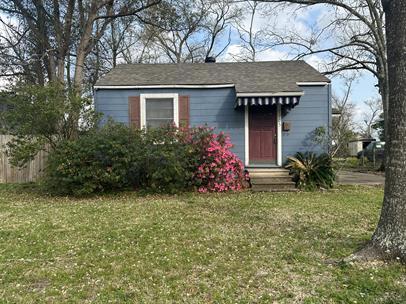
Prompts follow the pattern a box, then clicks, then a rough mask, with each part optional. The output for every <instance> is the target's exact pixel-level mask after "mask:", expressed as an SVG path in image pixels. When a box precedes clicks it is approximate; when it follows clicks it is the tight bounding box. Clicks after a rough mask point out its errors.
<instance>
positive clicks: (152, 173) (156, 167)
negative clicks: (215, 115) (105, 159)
mask: <svg viewBox="0 0 406 304" xmlns="http://www.w3.org/2000/svg"><path fill="white" fill-rule="evenodd" d="M143 146H144V151H145V153H143V154H142V162H141V165H142V166H143V167H144V171H145V174H146V176H145V180H146V182H145V183H143V184H142V186H143V188H145V189H149V190H151V191H153V192H167V193H176V192H179V191H183V190H186V189H188V188H190V187H191V186H192V177H193V171H194V167H195V163H196V155H195V153H194V149H193V148H192V147H191V145H188V144H187V143H186V142H185V133H183V132H181V131H179V130H178V129H177V128H176V127H173V126H168V127H163V128H156V129H151V130H148V132H144V133H143Z"/></svg>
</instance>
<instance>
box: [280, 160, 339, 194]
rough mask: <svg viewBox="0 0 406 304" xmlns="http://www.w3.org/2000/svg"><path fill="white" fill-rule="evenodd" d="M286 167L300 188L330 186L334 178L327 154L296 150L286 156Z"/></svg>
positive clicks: (331, 164)
mask: <svg viewBox="0 0 406 304" xmlns="http://www.w3.org/2000/svg"><path fill="white" fill-rule="evenodd" d="M286 168H287V169H289V170H290V173H291V174H293V178H294V180H295V181H296V185H297V186H298V187H299V188H302V189H307V190H314V189H316V188H320V187H323V188H331V187H332V186H333V183H334V180H335V172H334V169H333V161H332V159H331V157H330V156H329V155H328V154H320V155H317V154H315V153H313V152H307V153H300V152H298V153H296V155H295V156H294V157H292V156H290V157H288V164H287V166H286Z"/></svg>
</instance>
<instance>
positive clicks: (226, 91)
mask: <svg viewBox="0 0 406 304" xmlns="http://www.w3.org/2000/svg"><path fill="white" fill-rule="evenodd" d="M148 93H178V94H179V95H188V96H190V124H191V125H192V126H201V125H205V124H208V125H209V126H211V127H215V128H216V131H217V132H219V131H223V132H225V133H226V134H228V135H229V136H230V137H231V142H232V143H233V144H234V148H233V151H234V152H235V153H236V154H237V155H238V157H240V159H241V160H242V161H244V141H245V138H244V136H245V135H244V111H243V110H235V109H234V102H235V90H234V88H223V89H143V90H97V91H96V92H95V107H96V111H98V112H101V113H103V114H104V117H103V121H104V122H105V121H106V120H107V119H108V117H111V118H112V119H114V120H115V121H118V122H122V123H126V124H128V97H129V96H139V95H140V94H148Z"/></svg>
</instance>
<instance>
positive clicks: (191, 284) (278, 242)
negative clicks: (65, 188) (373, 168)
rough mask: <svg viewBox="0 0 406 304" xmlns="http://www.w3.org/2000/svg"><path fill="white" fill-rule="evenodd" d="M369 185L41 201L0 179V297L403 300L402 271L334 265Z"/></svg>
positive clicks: (368, 227)
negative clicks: (315, 190) (281, 191)
mask: <svg viewBox="0 0 406 304" xmlns="http://www.w3.org/2000/svg"><path fill="white" fill-rule="evenodd" d="M382 195H383V192H382V189H380V188H366V187H365V188H361V187H359V188H340V189H339V190H335V191H334V190H333V191H329V192H325V193H321V192H320V193H293V194H270V193H249V192H246V193H240V194H228V195H198V194H184V195H179V196H137V194H134V193H126V194H117V195H109V196H101V197H92V198H87V199H70V198H51V197H46V196H42V195H40V194H38V193H35V192H33V191H29V190H27V189H24V188H22V187H13V186H2V187H0V302H4V303H42V302H48V303H62V302H68V303H77V302H84V303H104V302H113V303H114V302H115V303H123V302H132V303H133V302H137V303H171V302H177V303H179V302H184V303H270V302H277V303H404V302H406V300H405V299H406V269H405V267H404V266H402V265H400V264H397V263H391V264H385V263H381V262H374V263H362V264H358V263H355V264H348V263H344V262H340V261H341V260H342V259H343V258H344V257H346V256H348V255H350V254H351V253H352V252H353V251H354V250H356V249H357V248H358V247H359V246H361V245H362V244H363V243H364V242H365V241H366V240H368V238H369V237H370V235H371V233H372V232H373V229H374V227H375V225H376V222H377V219H378V215H379V209H380V204H381V200H382Z"/></svg>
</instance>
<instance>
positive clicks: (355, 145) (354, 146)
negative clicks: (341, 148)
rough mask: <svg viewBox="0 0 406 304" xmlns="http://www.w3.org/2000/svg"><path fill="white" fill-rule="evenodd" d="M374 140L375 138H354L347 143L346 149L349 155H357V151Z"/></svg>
mask: <svg viewBox="0 0 406 304" xmlns="http://www.w3.org/2000/svg"><path fill="white" fill-rule="evenodd" d="M373 141H376V139H375V138H361V137H359V138H356V139H353V140H350V142H349V143H348V151H349V153H350V156H357V155H358V152H361V151H362V150H364V149H365V148H366V147H367V146H368V145H369V144H370V143H371V142H373Z"/></svg>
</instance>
